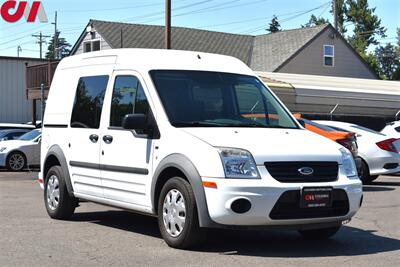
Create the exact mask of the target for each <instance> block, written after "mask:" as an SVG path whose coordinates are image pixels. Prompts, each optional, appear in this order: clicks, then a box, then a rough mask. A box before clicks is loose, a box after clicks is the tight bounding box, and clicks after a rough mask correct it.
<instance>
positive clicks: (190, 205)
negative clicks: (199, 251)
mask: <svg viewBox="0 0 400 267" xmlns="http://www.w3.org/2000/svg"><path fill="white" fill-rule="evenodd" d="M158 226H159V228H160V232H161V235H162V237H163V239H164V240H165V242H166V243H167V244H168V245H169V246H170V247H174V248H180V249H186V248H189V247H192V246H194V245H196V244H198V243H199V242H200V240H201V235H200V227H199V221H198V215H197V208H196V201H195V197H194V193H193V190H192V187H191V186H190V184H189V182H187V181H186V180H185V179H183V178H180V177H174V178H171V179H170V180H168V181H167V182H166V183H165V185H164V186H163V188H162V190H161V194H160V198H159V201H158Z"/></svg>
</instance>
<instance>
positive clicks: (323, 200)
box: [300, 187, 333, 208]
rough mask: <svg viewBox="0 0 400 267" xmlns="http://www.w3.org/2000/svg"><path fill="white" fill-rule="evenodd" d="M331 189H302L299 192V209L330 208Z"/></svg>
mask: <svg viewBox="0 0 400 267" xmlns="http://www.w3.org/2000/svg"><path fill="white" fill-rule="evenodd" d="M332 191H333V188H332V187H304V188H303V189H302V190H301V196H300V207H301V208H330V207H332Z"/></svg>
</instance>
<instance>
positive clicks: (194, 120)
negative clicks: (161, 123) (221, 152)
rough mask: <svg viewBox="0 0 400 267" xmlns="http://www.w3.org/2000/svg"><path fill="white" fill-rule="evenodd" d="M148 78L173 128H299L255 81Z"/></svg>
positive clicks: (213, 76)
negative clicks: (151, 81) (151, 80)
mask: <svg viewBox="0 0 400 267" xmlns="http://www.w3.org/2000/svg"><path fill="white" fill-rule="evenodd" d="M150 75H151V77H152V79H153V82H154V85H155V87H156V90H157V92H158V95H159V96H160V99H161V102H162V104H163V106H164V109H165V111H166V113H167V116H168V118H169V121H170V123H171V124H172V125H173V126H175V127H260V128H291V129H298V128H299V127H298V125H297V124H296V123H295V122H294V120H293V119H292V117H291V116H290V115H289V114H288V113H287V112H286V110H285V109H284V108H283V106H282V105H281V104H280V103H279V102H278V101H277V99H276V98H275V97H274V96H273V95H272V94H271V92H270V91H269V90H268V89H267V88H266V87H265V86H264V85H263V84H262V83H261V82H260V81H259V80H258V79H257V78H256V77H252V76H246V75H239V74H231V73H220V72H207V71H184V70H153V71H150Z"/></svg>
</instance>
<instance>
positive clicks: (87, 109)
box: [71, 75, 108, 129]
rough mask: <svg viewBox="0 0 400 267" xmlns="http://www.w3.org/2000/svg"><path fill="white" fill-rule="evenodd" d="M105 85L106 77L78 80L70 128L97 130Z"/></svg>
mask: <svg viewBox="0 0 400 267" xmlns="http://www.w3.org/2000/svg"><path fill="white" fill-rule="evenodd" d="M107 83H108V76H107V75H103V76H91V77H82V78H80V79H79V82H78V86H77V90H76V95H75V101H74V107H73V109H72V116H71V127H72V128H91V129H98V128H99V126H100V117H101V111H102V108H103V100H104V95H105V92H106V88H107Z"/></svg>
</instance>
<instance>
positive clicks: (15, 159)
mask: <svg viewBox="0 0 400 267" xmlns="http://www.w3.org/2000/svg"><path fill="white" fill-rule="evenodd" d="M6 164H7V169H8V170H9V171H13V172H19V171H22V170H23V169H24V168H25V166H26V157H25V155H24V154H23V153H22V152H12V153H11V154H10V155H9V156H8V157H7V162H6Z"/></svg>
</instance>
